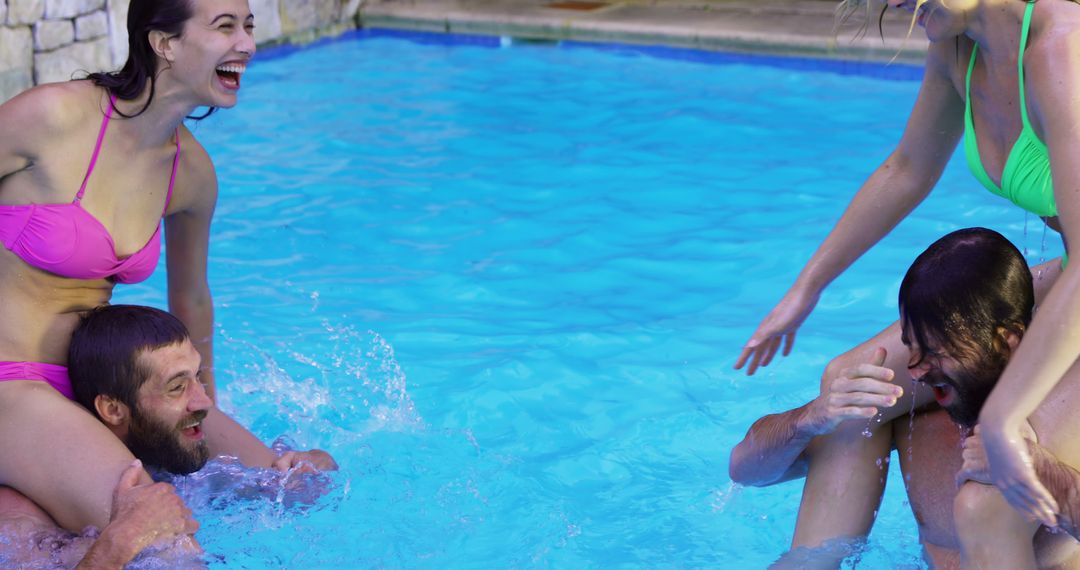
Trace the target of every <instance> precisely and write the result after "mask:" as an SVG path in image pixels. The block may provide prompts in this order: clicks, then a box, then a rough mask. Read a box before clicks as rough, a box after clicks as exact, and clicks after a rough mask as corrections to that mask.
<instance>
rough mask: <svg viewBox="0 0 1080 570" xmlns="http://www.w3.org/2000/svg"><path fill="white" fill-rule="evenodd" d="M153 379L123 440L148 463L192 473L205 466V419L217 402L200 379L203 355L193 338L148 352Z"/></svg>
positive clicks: (145, 361) (144, 360)
mask: <svg viewBox="0 0 1080 570" xmlns="http://www.w3.org/2000/svg"><path fill="white" fill-rule="evenodd" d="M137 358H138V361H139V364H140V365H141V366H142V367H143V368H144V369H146V370H148V371H150V377H149V378H148V379H147V380H146V382H144V383H143V385H142V386H141V387H140V388H139V393H138V399H137V401H136V403H135V408H134V409H133V410H131V423H130V425H129V426H128V433H127V437H126V439H125V441H124V443H125V444H127V446H128V448H129V449H130V450H131V452H132V453H133V454H134V455H135V457H138V458H139V459H140V460H142V461H143V463H146V464H147V465H152V466H155V467H159V468H161V469H164V470H166V471H168V472H170V473H179V474H187V473H192V472H194V471H198V470H199V469H201V468H202V466H203V465H205V464H206V461H207V459H208V458H209V456H210V452H209V450H208V449H207V447H206V439H205V437H204V435H203V430H202V421H203V419H204V418H206V414H207V411H208V410H209V409H210V407H211V406H212V405H213V403H212V402H211V401H210V398H209V397H207V395H206V390H205V389H204V388H203V385H202V383H201V382H199V365H200V363H201V362H202V360H201V358H200V357H199V353H198V352H197V351H196V350H195V347H194V346H192V344H191V341H189V340H187V339H185V340H184V341H183V342H182V343H179V344H174V345H169V346H165V347H162V348H159V349H156V350H148V351H143V352H142V353H140V354H139V355H138V357H137Z"/></svg>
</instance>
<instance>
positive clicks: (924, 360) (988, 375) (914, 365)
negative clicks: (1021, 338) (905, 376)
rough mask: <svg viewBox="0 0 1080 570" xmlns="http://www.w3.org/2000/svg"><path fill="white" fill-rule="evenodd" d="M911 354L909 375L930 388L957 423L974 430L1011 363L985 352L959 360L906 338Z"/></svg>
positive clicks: (945, 352) (935, 348)
mask: <svg viewBox="0 0 1080 570" xmlns="http://www.w3.org/2000/svg"><path fill="white" fill-rule="evenodd" d="M904 344H905V345H906V346H907V347H908V350H909V351H910V353H911V364H910V365H909V366H908V372H910V373H911V377H912V378H913V379H915V380H916V381H917V382H920V383H922V384H925V385H927V386H930V388H931V389H933V391H934V399H935V400H937V403H938V404H939V405H941V407H942V408H945V411H946V412H948V413H949V416H950V417H951V418H952V419H953V421H955V422H956V423H958V424H960V425H962V426H964V427H968V428H970V427H973V426H974V425H975V424H976V423H978V421H979V412H980V411H982V407H983V404H985V403H986V399H987V398H988V397H989V396H990V391H991V390H993V389H994V386H995V385H996V384H997V380H998V378H999V377H1001V373H1002V372H1003V371H1004V370H1005V365H1006V364H1007V363H1008V361H1009V359H1008V354H1007V353H1002V352H997V351H983V352H979V353H975V354H970V355H965V357H964V358H959V357H958V356H956V355H952V354H950V353H949V350H947V349H945V348H937V347H933V346H931V347H925V348H924V347H920V346H918V343H917V342H915V341H914V340H913V339H909V338H908V337H907V335H905V336H904Z"/></svg>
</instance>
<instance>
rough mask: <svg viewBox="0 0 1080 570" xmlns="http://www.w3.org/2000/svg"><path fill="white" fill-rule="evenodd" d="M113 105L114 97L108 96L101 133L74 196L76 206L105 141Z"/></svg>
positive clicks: (114, 102) (80, 199) (80, 200)
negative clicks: (107, 106) (77, 191)
mask: <svg viewBox="0 0 1080 570" xmlns="http://www.w3.org/2000/svg"><path fill="white" fill-rule="evenodd" d="M115 104H116V95H110V96H109V108H108V109H106V110H105V118H104V119H102V120H101V131H99V132H98V136H97V144H96V145H94V155H93V156H91V157H90V166H89V167H88V168H87V169H86V176H84V177H83V181H82V186H80V187H79V193H78V194H76V195H75V203H76V204H78V203H79V202H82V197H83V193H84V192H86V183H87V182H89V181H90V173H91V172H93V171H94V165H95V164H97V159H98V154H100V153H101V142H102V141H104V140H105V131H106V130H108V128H109V119H111V118H112V112H113V105H115Z"/></svg>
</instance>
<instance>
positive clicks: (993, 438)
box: [979, 29, 1080, 525]
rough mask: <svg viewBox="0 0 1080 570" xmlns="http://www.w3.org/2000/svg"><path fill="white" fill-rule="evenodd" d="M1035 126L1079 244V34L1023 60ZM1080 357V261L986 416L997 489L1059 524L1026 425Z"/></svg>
mask: <svg viewBox="0 0 1080 570" xmlns="http://www.w3.org/2000/svg"><path fill="white" fill-rule="evenodd" d="M1024 63H1025V70H1026V77H1027V80H1028V87H1029V88H1028V95H1029V97H1030V101H1031V105H1030V107H1031V109H1032V111H1033V113H1032V118H1033V122H1034V123H1035V126H1036V128H1039V127H1041V131H1042V133H1041V134H1042V137H1043V140H1044V141H1045V142H1046V145H1047V148H1048V149H1049V154H1050V167H1051V172H1052V174H1053V176H1052V178H1053V184H1054V198H1055V200H1056V202H1057V207H1058V221H1059V223H1060V226H1061V228H1062V234H1063V238H1064V239H1065V243H1074V244H1075V243H1080V160H1077V149H1080V67H1078V66H1080V31H1077V32H1072V33H1069V34H1061V33H1058V34H1056V35H1055V33H1054V30H1052V29H1051V30H1048V36H1047V37H1044V38H1041V41H1040V42H1039V46H1038V48H1037V49H1030V48H1029V50H1028V55H1027V56H1026V57H1025V58H1024ZM1078 357H1080V263H1077V262H1076V261H1073V262H1072V263H1070V264H1068V266H1067V267H1066V268H1065V270H1064V271H1063V272H1062V273H1061V276H1060V277H1059V278H1058V279H1057V281H1056V282H1055V283H1054V286H1053V287H1052V288H1051V289H1050V292H1049V294H1047V296H1046V299H1044V300H1043V302H1042V304H1041V305H1040V306H1039V310H1038V312H1037V313H1036V314H1035V318H1034V319H1033V320H1032V323H1031V326H1030V328H1029V329H1028V332H1027V334H1025V335H1024V340H1023V342H1021V343H1020V346H1019V347H1018V348H1017V350H1016V353H1015V354H1014V355H1013V357H1012V359H1011V360H1010V361H1009V364H1008V366H1007V367H1006V368H1005V371H1004V372H1003V373H1002V375H1001V379H1000V380H999V381H998V384H997V386H996V387H995V388H994V391H993V392H992V393H991V394H990V397H989V399H987V401H986V405H985V406H984V407H983V410H982V413H981V414H980V416H979V420H980V423H981V424H982V432H983V441H984V444H985V446H986V452H987V456H988V458H989V461H990V467H991V474H992V477H993V481H994V484H995V485H996V486H997V487H998V488H999V489H1000V490H1001V492H1002V494H1003V495H1004V496H1005V498H1006V499H1007V500H1008V501H1009V503H1010V504H1011V505H1012V506H1013V507H1014V508H1016V509H1018V510H1020V511H1021V512H1023V513H1025V514H1028V515H1029V516H1032V517H1034V518H1037V519H1038V520H1039V521H1040V522H1042V523H1043V524H1048V525H1052V524H1053V522H1054V519H1055V517H1054V513H1056V512H1057V504H1056V502H1055V501H1054V499H1053V497H1052V496H1051V494H1050V493H1049V492H1048V491H1047V489H1046V488H1045V487H1044V486H1043V485H1042V484H1041V483H1039V480H1038V478H1037V477H1036V476H1035V471H1034V469H1033V468H1032V459H1031V456H1030V455H1029V454H1028V451H1027V448H1026V446H1025V445H1024V441H1023V438H1022V437H1021V436H1020V434H1019V429H1020V425H1021V424H1022V423H1023V422H1024V421H1026V420H1027V418H1028V416H1030V415H1031V414H1032V412H1034V411H1035V408H1037V407H1038V406H1039V404H1040V403H1041V402H1042V401H1043V399H1045V398H1046V396H1047V394H1049V393H1050V390H1051V389H1053V387H1054V386H1055V385H1056V384H1057V383H1058V381H1059V380H1060V379H1061V377H1062V376H1063V375H1064V374H1065V371H1066V370H1068V369H1069V367H1070V366H1072V364H1073V363H1074V362H1076V360H1077V358H1078Z"/></svg>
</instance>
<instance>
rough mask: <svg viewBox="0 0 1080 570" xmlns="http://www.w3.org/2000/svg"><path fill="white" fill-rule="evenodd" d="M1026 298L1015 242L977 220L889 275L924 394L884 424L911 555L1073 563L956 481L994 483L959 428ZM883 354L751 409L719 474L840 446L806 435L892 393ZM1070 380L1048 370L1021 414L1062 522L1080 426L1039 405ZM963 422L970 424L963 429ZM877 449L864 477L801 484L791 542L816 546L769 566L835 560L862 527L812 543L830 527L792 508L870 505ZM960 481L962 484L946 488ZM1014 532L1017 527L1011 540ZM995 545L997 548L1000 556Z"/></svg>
mask: <svg viewBox="0 0 1080 570" xmlns="http://www.w3.org/2000/svg"><path fill="white" fill-rule="evenodd" d="M1033 306H1034V293H1033V287H1032V276H1031V272H1030V270H1029V269H1028V266H1027V264H1026V262H1025V261H1024V258H1023V256H1022V255H1021V254H1020V252H1019V251H1017V250H1016V248H1015V247H1014V246H1013V245H1012V244H1011V243H1009V242H1008V240H1006V239H1005V238H1004V237H1002V236H1001V235H1000V234H998V233H996V232H993V231H991V230H986V229H982V228H973V229H966V230H959V231H956V232H953V233H950V234H948V235H946V236H945V237H943V238H941V239H940V240H938V241H937V242H935V243H934V244H932V245H931V246H930V247H929V248H928V249H927V250H926V251H925V252H923V253H922V254H921V255H920V256H919V257H918V258H917V259H916V260H915V262H914V263H913V264H912V266H911V268H909V269H908V272H907V274H906V275H905V277H904V280H903V283H902V284H901V287H900V313H901V315H900V320H901V326H902V328H903V335H902V338H903V342H904V344H905V345H906V346H907V347H908V349H909V351H910V354H911V359H910V361H909V371H910V373H911V375H912V377H913V378H914V379H916V380H917V381H919V383H920V384H922V385H924V386H927V387H929V388H930V389H932V390H933V391H934V396H935V399H936V400H937V404H936V405H932V406H930V407H928V408H925V409H921V410H917V411H916V412H915V413H914V415H913V416H912V417H911V418H908V417H904V416H901V417H900V418H898V419H896V420H894V421H892V422H891V424H890V425H889V426H888V427H890V428H891V430H892V438H893V445H894V448H895V449H896V450H897V452H898V456H899V459H900V469H901V472H902V473H903V475H904V482H905V485H906V487H907V492H908V499H909V502H910V504H911V509H912V512H913V513H914V515H915V520H916V522H917V523H918V526H919V536H920V539H921V541H922V544H923V547H924V555H925V558H926V559H927V561H928V562H929V563H930V564H931V565H932V567H934V568H957V567H985V568H1019V567H1032V568H1034V567H1039V568H1080V545H1078V544H1077V542H1076V540H1075V539H1074V538H1072V537H1070V536H1069V535H1068V534H1065V533H1057V532H1052V531H1050V530H1049V529H1047V528H1045V527H1043V528H1041V529H1039V530H1038V531H1037V532H1036V531H1035V527H1034V526H1032V527H1031V529H1030V532H1029V533H1028V534H1026V535H1024V534H1023V532H1022V531H1023V529H1018V528H1014V527H1010V526H1009V523H1010V521H1013V520H1014V519H1015V517H1012V516H1010V515H1012V513H1011V512H1009V511H1008V509H1007V508H1005V509H1004V510H1003V511H999V512H1000V513H1002V516H1000V517H999V516H988V511H987V510H986V509H985V506H986V505H985V502H979V501H976V502H974V504H972V503H969V502H967V500H966V498H968V497H971V496H973V495H975V496H978V495H977V493H983V492H984V491H982V490H973V492H969V488H971V487H977V488H979V489H983V488H985V493H990V494H994V495H997V496H998V497H1000V495H998V494H997V492H996V490H994V489H993V487H990V486H989V485H983V483H988V482H989V475H988V474H987V472H986V460H985V455H984V454H983V453H982V446H981V441H980V439H979V436H978V431H977V429H976V430H975V431H974V433H972V428H973V427H975V423H976V421H977V420H978V416H979V411H980V410H981V408H982V406H983V403H984V402H985V401H986V398H987V396H988V395H989V394H990V391H991V390H992V389H993V387H994V385H995V384H996V382H997V379H998V377H999V376H1000V374H1001V372H1002V370H1004V368H1005V364H1006V363H1007V362H1008V360H1009V358H1010V356H1011V354H1012V352H1013V351H1014V350H1015V348H1016V347H1017V346H1018V345H1019V343H1020V339H1021V338H1022V337H1023V335H1024V332H1025V330H1026V327H1027V325H1028V323H1030V322H1031V317H1032V311H1033ZM885 356H886V354H885V350H884V349H881V348H879V349H877V350H876V352H875V353H874V354H873V356H872V357H871V358H870V359H869V361H868V362H864V363H862V364H859V365H857V366H854V367H852V368H848V369H845V370H841V371H830V372H832V373H831V374H826V376H827V377H830V380H829V381H826V382H823V385H822V393H821V394H820V395H819V396H818V397H817V398H815V399H814V400H812V401H811V402H809V403H807V404H806V405H804V406H801V407H799V408H796V409H793V410H788V411H786V412H783V413H780V414H773V415H768V416H765V417H763V418H760V419H759V420H757V421H756V422H754V424H753V425H752V426H751V428H750V430H749V432H748V433H747V435H746V437H745V438H744V439H743V441H742V442H740V443H739V444H738V445H737V446H736V447H735V448H734V449H733V450H732V452H731V462H730V475H731V478H732V480H733V481H735V482H737V483H742V484H746V485H754V486H767V485H773V484H776V483H780V482H783V481H788V480H791V479H794V478H799V477H804V476H806V474H807V472H808V471H809V470H810V469H812V468H813V465H814V463H816V462H831V461H838V460H840V458H839V457H835V456H830V455H829V454H827V453H825V452H823V451H822V448H821V447H819V446H818V445H817V440H816V439H815V438H817V437H818V436H821V435H826V434H830V433H834V432H836V431H837V427H838V426H840V425H841V424H842V423H844V422H849V421H850V422H863V423H865V422H870V421H873V418H874V417H875V416H876V415H877V414H878V412H879V410H880V409H882V408H886V407H890V406H893V405H895V403H896V401H897V398H898V397H899V396H900V393H901V390H900V388H899V387H898V386H896V385H895V384H893V383H892V380H893V372H892V371H891V370H890V369H888V368H884V367H882V363H883V362H884V361H885ZM1070 374H1072V375H1080V368H1075V367H1074V369H1073V370H1071V371H1070ZM1071 384H1080V383H1071V382H1063V383H1061V384H1059V387H1058V388H1056V389H1055V390H1056V391H1055V393H1053V394H1052V398H1050V399H1048V400H1047V404H1046V405H1044V406H1043V407H1041V408H1040V409H1039V411H1037V412H1036V413H1035V414H1034V415H1032V416H1031V417H1030V418H1029V423H1030V424H1031V426H1030V427H1032V428H1033V429H1031V430H1029V431H1028V435H1029V438H1030V440H1029V443H1030V447H1031V451H1032V456H1033V457H1034V458H1035V467H1036V470H1037V472H1038V473H1039V477H1040V479H1041V480H1042V482H1043V484H1045V485H1046V486H1047V487H1048V488H1049V489H1050V490H1051V492H1052V494H1053V495H1054V496H1055V498H1056V499H1057V500H1058V502H1059V504H1060V506H1061V511H1062V512H1061V517H1060V519H1059V521H1058V522H1059V525H1060V526H1061V528H1062V529H1064V530H1066V531H1067V532H1069V533H1072V534H1073V535H1074V536H1075V535H1076V533H1077V531H1076V526H1075V525H1076V523H1077V522H1080V494H1078V493H1077V490H1080V472H1077V471H1076V470H1075V469H1073V468H1072V467H1070V466H1075V465H1080V438H1075V437H1074V438H1066V437H1065V434H1078V433H1080V418H1077V419H1075V420H1072V419H1069V420H1066V423H1069V424H1070V425H1063V424H1062V423H1061V421H1060V418H1061V417H1063V414H1061V413H1060V409H1058V410H1054V409H1052V408H1053V406H1055V405H1056V406H1062V405H1067V404H1068V403H1069V402H1073V403H1075V402H1077V401H1080V391H1078V390H1075V389H1074V390H1072V391H1073V392H1078V393H1077V394H1071V393H1067V392H1068V391H1069V388H1068V386H1069V385H1071ZM1074 416H1075V414H1074ZM1050 417H1053V418H1055V420H1056V421H1058V423H1057V424H1056V425H1055V426H1054V429H1053V430H1045V431H1047V433H1053V434H1055V436H1056V439H1055V440H1054V441H1042V442H1041V445H1040V444H1039V443H1036V441H1037V434H1039V433H1040V432H1041V431H1044V430H1042V429H1040V428H1041V427H1049V425H1050V424H1049V423H1048V421H1047V420H1048V418H1050ZM849 431H851V430H849ZM965 435H968V436H969V437H967V438H966V440H965V437H964V436H965ZM1050 450H1053V453H1051V451H1050ZM887 461H888V457H887V456H886V457H883V458H881V462H880V467H879V466H877V465H869V466H867V468H869V469H880V471H881V477H880V478H879V485H877V486H874V487H860V486H857V485H852V484H851V481H844V480H838V481H832V482H831V485H832V488H830V489H827V490H825V491H824V492H823V494H816V493H812V492H810V491H808V490H807V489H804V494H803V498H802V506H801V508H800V511H801V512H800V517H799V520H798V522H797V524H796V530H795V537H794V540H793V544H794V545H796V546H810V547H815V548H814V549H813V550H810V549H799V551H798V552H796V551H793V552H792V553H789V554H788V555H786V556H785V557H784V558H782V559H781V561H780V562H779V563H778V566H785V563H787V564H790V565H792V566H793V567H800V568H806V567H820V568H835V567H836V566H838V565H839V563H840V561H841V560H842V559H843V558H844V557H845V556H847V555H848V554H850V553H851V550H850V548H851V546H852V545H851V541H852V540H859V539H861V538H862V537H852V536H848V537H841V538H842V539H843V538H846V539H848V540H847V541H844V540H837V541H832V542H831V543H824V542H823V540H824V539H821V538H817V537H830V536H835V535H830V534H829V530H830V528H829V527H830V525H831V524H833V523H832V522H831V521H828V520H807V519H809V518H810V517H807V516H803V515H804V513H805V512H811V513H813V512H820V511H821V509H814V508H810V509H808V508H807V506H808V505H811V504H813V505H818V504H820V503H821V502H822V501H830V502H832V503H833V504H835V505H836V506H837V507H840V508H837V509H832V511H833V512H835V513H836V514H835V516H839V517H868V518H870V519H872V518H873V516H874V513H875V512H876V510H877V507H878V505H879V504H880V500H881V495H882V492H883V491H884V485H885V477H886V475H887V472H888V470H887V469H886V468H885V465H886V463H887ZM864 479H865V478H864ZM860 480H861V479H860ZM961 483H963V484H964V491H965V492H964V493H958V491H957V487H958V485H959V484H961ZM954 501H955V505H954ZM1001 502H1002V503H1003V501H1001ZM862 510H870V511H872V512H861V511H862ZM989 512H990V513H992V512H993V511H989ZM998 521H1005V522H1003V523H1001V524H998ZM1032 533H1034V539H1033V540H1031V539H1030V537H1031V536H1032ZM1017 536H1021V537H1023V538H1022V539H1021V542H1020V543H1019V544H1018V543H1017V539H1016V537H1017ZM995 543H996V544H995ZM1005 545H1007V546H1005ZM1003 548H1005V550H1004V551H1002V549H1003ZM961 553H962V554H963V560H962V559H961ZM991 553H993V556H991V555H990V554H991ZM994 556H999V557H998V558H994ZM1005 557H1008V560H1009V561H1008V562H1003V560H1005ZM1017 560H1019V562H1015V561H1017Z"/></svg>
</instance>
